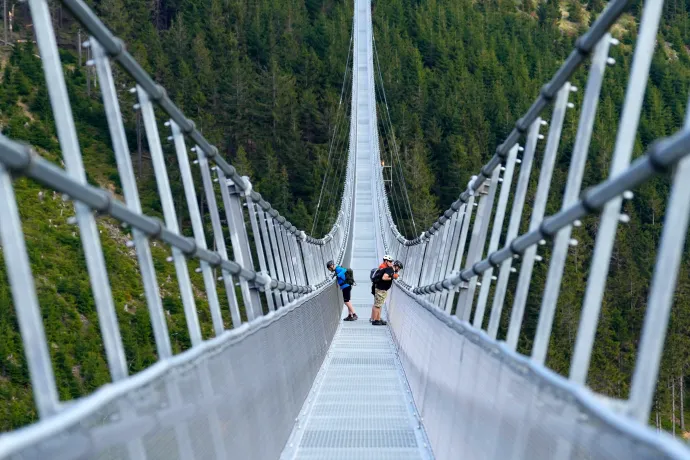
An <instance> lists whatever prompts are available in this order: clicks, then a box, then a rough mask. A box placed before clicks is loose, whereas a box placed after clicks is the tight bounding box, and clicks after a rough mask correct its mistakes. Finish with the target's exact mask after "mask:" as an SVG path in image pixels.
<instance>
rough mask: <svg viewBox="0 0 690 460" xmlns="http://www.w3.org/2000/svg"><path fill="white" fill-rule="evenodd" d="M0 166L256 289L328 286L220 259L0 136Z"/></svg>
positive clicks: (24, 146) (297, 289)
mask: <svg viewBox="0 0 690 460" xmlns="http://www.w3.org/2000/svg"><path fill="white" fill-rule="evenodd" d="M0 163H1V164H4V165H5V166H6V167H7V168H8V169H9V170H10V171H11V172H12V173H15V174H19V175H22V176H27V177H30V178H32V179H34V180H36V181H37V182H39V183H41V184H43V185H45V186H47V187H51V188H52V189H53V190H55V191H57V192H60V193H64V194H67V195H68V196H69V197H70V198H72V199H74V200H76V201H79V202H81V203H84V204H86V205H87V206H88V207H89V208H91V209H92V210H94V211H96V212H98V213H99V214H100V215H108V216H110V217H113V218H115V219H117V220H118V221H120V222H122V223H124V224H127V225H129V226H131V227H132V228H135V229H137V230H141V231H142V232H143V233H144V234H146V235H147V236H149V237H151V238H156V239H159V240H160V241H162V242H164V243H167V244H168V245H170V246H172V247H175V248H178V249H180V250H181V251H182V252H183V253H184V254H185V255H186V256H188V257H191V258H195V259H197V260H203V261H205V262H208V263H209V264H210V265H211V266H212V267H216V268H222V269H224V270H227V271H228V272H230V273H232V274H233V275H236V276H240V277H242V278H244V279H245V280H247V281H253V282H255V283H256V284H257V286H262V287H264V286H269V287H271V288H273V289H278V290H279V291H285V292H293V293H297V294H307V293H310V292H312V291H315V290H317V289H319V288H320V287H322V286H323V285H325V284H327V283H328V282H329V281H328V280H324V281H322V282H321V283H319V284H317V285H315V286H308V285H294V284H290V283H285V282H283V281H280V280H277V279H274V278H271V277H270V276H268V275H266V274H264V273H260V272H256V271H253V270H247V269H246V268H244V267H242V266H241V265H240V264H238V263H237V262H234V261H232V260H228V259H223V258H222V257H221V256H220V254H218V253H217V252H215V251H209V250H208V249H206V248H202V247H201V246H199V245H198V244H197V243H196V242H195V241H194V238H192V237H186V236H183V235H181V234H180V233H178V232H174V231H171V230H169V229H168V228H166V226H165V224H164V223H163V222H161V221H160V219H157V218H155V217H152V216H149V215H146V214H143V213H137V212H134V211H132V210H131V209H128V208H127V205H126V204H125V203H123V202H122V201H120V200H118V199H117V198H114V197H113V196H111V195H110V193H108V192H106V191H105V190H103V189H101V188H98V187H94V186H93V185H88V184H79V183H77V182H75V181H73V180H72V179H71V178H70V177H69V175H68V174H67V173H66V172H65V171H63V170H62V169H60V168H58V167H57V166H55V165H54V164H53V163H51V162H50V161H48V160H46V159H44V158H43V157H41V156H40V155H39V154H38V153H36V151H35V150H34V149H33V148H31V146H29V145H27V144H22V143H19V142H15V141H13V140H11V139H9V138H7V137H5V136H3V135H0ZM269 283H270V284H269Z"/></svg>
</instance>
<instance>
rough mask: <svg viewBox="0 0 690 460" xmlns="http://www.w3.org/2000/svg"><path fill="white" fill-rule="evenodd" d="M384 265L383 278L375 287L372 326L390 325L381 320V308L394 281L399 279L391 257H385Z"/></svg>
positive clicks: (382, 269)
mask: <svg viewBox="0 0 690 460" xmlns="http://www.w3.org/2000/svg"><path fill="white" fill-rule="evenodd" d="M383 263H384V265H385V268H381V269H380V270H381V278H380V279H379V281H378V282H377V283H376V285H375V286H374V306H373V307H372V309H371V320H372V321H371V324H373V325H374V326H385V325H386V324H388V323H387V322H386V321H384V320H382V319H381V307H383V303H384V302H385V301H386V296H387V295H388V290H389V289H390V288H391V285H392V284H393V280H394V279H395V278H397V277H398V275H397V273H395V269H394V268H393V259H392V258H391V257H390V256H384V258H383Z"/></svg>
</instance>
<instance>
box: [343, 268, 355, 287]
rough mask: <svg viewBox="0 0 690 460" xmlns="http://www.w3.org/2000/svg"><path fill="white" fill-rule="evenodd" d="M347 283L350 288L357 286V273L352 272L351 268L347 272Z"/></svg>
mask: <svg viewBox="0 0 690 460" xmlns="http://www.w3.org/2000/svg"><path fill="white" fill-rule="evenodd" d="M345 283H346V284H349V285H350V286H355V285H356V283H355V273H354V272H353V271H352V269H351V268H348V269H346V270H345Z"/></svg>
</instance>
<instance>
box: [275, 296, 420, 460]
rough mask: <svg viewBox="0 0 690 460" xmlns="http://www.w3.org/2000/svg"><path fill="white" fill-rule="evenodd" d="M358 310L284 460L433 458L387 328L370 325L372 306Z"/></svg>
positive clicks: (337, 341)
mask: <svg viewBox="0 0 690 460" xmlns="http://www.w3.org/2000/svg"><path fill="white" fill-rule="evenodd" d="M372 298H373V297H372ZM355 308H356V309H357V315H358V316H359V318H360V319H359V320H358V321H353V322H343V323H342V324H341V326H340V327H339V328H338V331H337V332H336V334H335V337H334V338H333V343H332V344H331V347H330V349H329V352H328V356H327V357H326V360H325V361H324V364H323V366H322V367H321V370H320V371H319V375H318V376H317V378H316V380H315V382H314V385H313V386H312V389H311V391H310V393H309V396H308V397H307V400H306V401H305V404H304V406H303V407H302V410H301V412H300V414H299V418H298V420H297V423H296V424H295V428H294V430H293V432H292V435H291V436H290V439H289V441H288V443H287V445H286V448H285V451H284V452H283V455H282V457H281V458H282V459H285V460H287V459H325V458H328V459H343V460H345V459H372V460H373V459H377V460H385V459H391V460H393V459H395V460H412V459H428V458H431V457H432V456H431V452H430V449H429V448H428V443H427V440H426V436H425V434H424V430H423V427H422V426H421V424H420V423H419V420H418V418H417V415H416V414H417V411H416V409H415V406H414V402H413V400H412V395H411V393H410V390H409V387H408V385H407V380H406V379H405V375H404V374H403V371H402V368H401V366H400V361H399V360H398V357H397V355H396V349H395V345H394V343H393V340H392V338H391V335H390V331H389V329H388V327H381V326H372V325H371V324H370V323H369V321H368V318H369V313H370V312H371V305H369V304H359V305H355ZM344 311H345V312H346V310H344ZM345 315H346V313H344V314H343V316H345Z"/></svg>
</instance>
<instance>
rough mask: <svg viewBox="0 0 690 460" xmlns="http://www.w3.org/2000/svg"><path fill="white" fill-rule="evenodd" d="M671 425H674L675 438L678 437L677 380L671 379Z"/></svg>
mask: <svg viewBox="0 0 690 460" xmlns="http://www.w3.org/2000/svg"><path fill="white" fill-rule="evenodd" d="M671 423H672V424H673V437H674V438H675V437H676V379H674V378H673V377H671Z"/></svg>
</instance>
